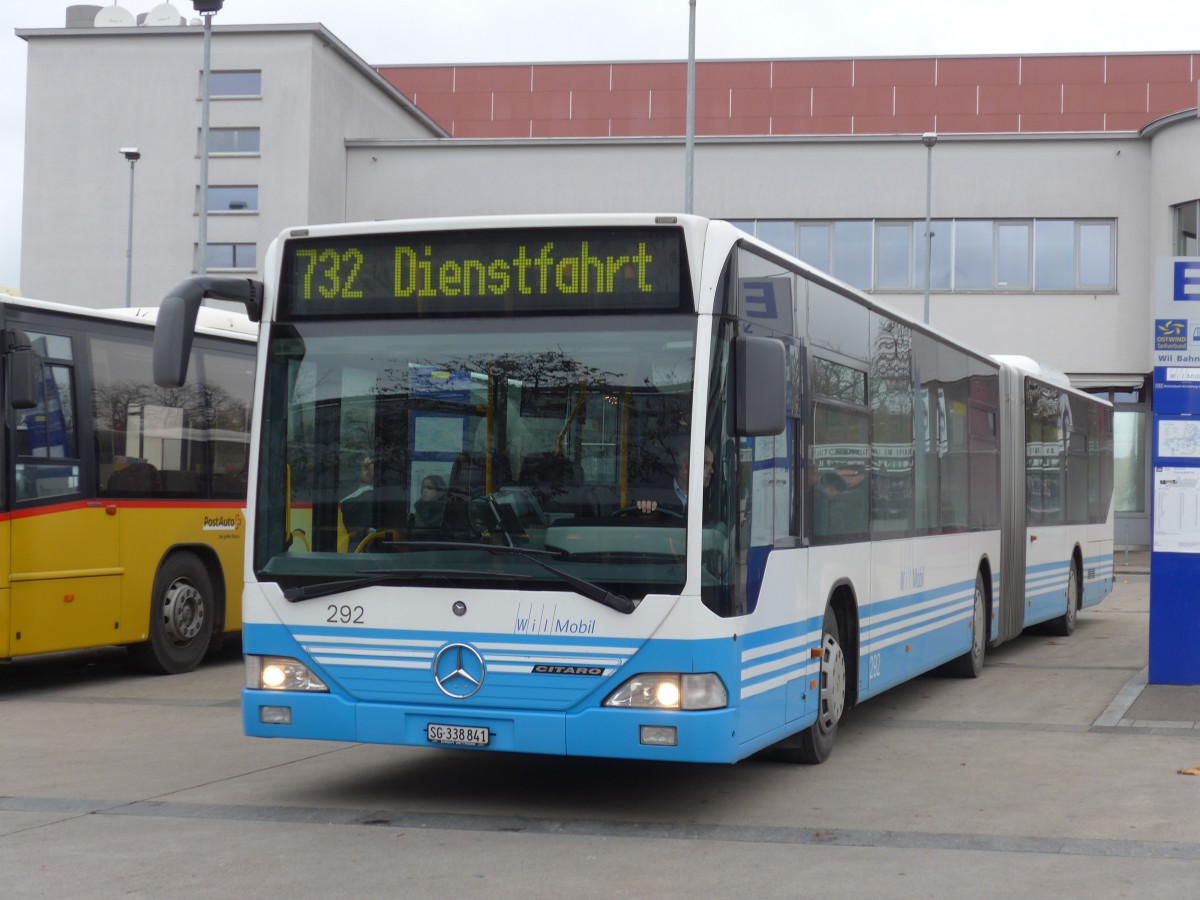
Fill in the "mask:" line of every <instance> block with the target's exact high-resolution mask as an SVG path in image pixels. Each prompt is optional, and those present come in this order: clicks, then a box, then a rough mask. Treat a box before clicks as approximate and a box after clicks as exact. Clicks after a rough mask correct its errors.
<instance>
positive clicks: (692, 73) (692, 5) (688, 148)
mask: <svg viewBox="0 0 1200 900" xmlns="http://www.w3.org/2000/svg"><path fill="white" fill-rule="evenodd" d="M695 156H696V0H688V61H687V124H686V125H685V137H684V148H683V157H684V159H683V211H684V212H685V213H691V211H692V181H693V178H694V166H695Z"/></svg>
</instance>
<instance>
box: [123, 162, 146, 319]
mask: <svg viewBox="0 0 1200 900" xmlns="http://www.w3.org/2000/svg"><path fill="white" fill-rule="evenodd" d="M120 152H121V153H122V154H123V155H124V156H125V158H126V159H127V160H129V237H128V238H127V239H126V241H125V305H126V306H129V305H130V298H131V296H132V292H133V167H134V164H136V163H137V161H138V160H139V159H141V158H142V154H141V152H140V151H139V150H138V148H137V147H122V148H121V150H120Z"/></svg>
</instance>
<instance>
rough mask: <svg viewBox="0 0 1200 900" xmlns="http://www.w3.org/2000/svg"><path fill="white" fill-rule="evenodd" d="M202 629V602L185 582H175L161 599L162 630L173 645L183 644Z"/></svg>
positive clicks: (188, 583)
mask: <svg viewBox="0 0 1200 900" xmlns="http://www.w3.org/2000/svg"><path fill="white" fill-rule="evenodd" d="M203 627H204V600H203V598H202V597H201V596H200V592H199V591H198V590H196V588H195V587H194V586H193V585H192V584H191V583H190V582H187V581H176V582H175V583H174V584H172V585H171V587H170V588H168V589H167V593H166V595H165V596H164V597H163V630H164V631H165V632H166V635H167V637H168V638H170V640H171V641H172V642H173V643H176V644H185V643H187V642H188V641H190V640H192V639H193V638H195V637H196V635H198V634H199V633H200V631H201V629H202V628H203Z"/></svg>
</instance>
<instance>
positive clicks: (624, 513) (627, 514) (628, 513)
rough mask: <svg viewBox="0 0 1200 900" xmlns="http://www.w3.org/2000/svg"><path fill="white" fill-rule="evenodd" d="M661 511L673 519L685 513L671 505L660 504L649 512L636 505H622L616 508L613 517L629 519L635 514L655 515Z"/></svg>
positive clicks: (679, 517)
mask: <svg viewBox="0 0 1200 900" xmlns="http://www.w3.org/2000/svg"><path fill="white" fill-rule="evenodd" d="M660 513H661V514H662V515H664V516H668V517H670V518H672V519H682V518H683V513H682V512H681V511H680V510H678V509H673V508H672V507H670V506H658V507H656V508H655V509H654V510H653V511H652V512H648V513H646V512H642V511H641V510H640V509H638V508H637V507H636V506H622V507H621V508H620V509H618V510H616V511H615V512H614V513H613V514H612V516H613V518H621V519H627V518H632V517H633V516H654V515H658V514H660Z"/></svg>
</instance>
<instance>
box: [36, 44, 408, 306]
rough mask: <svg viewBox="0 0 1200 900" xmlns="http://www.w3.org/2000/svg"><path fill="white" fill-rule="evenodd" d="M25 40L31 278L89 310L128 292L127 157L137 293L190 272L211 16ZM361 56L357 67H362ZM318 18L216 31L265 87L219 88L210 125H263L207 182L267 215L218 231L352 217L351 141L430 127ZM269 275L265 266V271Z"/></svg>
mask: <svg viewBox="0 0 1200 900" xmlns="http://www.w3.org/2000/svg"><path fill="white" fill-rule="evenodd" d="M21 34H22V36H23V37H25V38H26V40H27V41H28V43H29V53H28V72H29V75H28V87H27V90H28V97H27V107H26V109H27V113H26V118H27V122H26V136H25V160H26V163H25V194H24V210H23V221H22V237H23V241H22V244H23V251H22V259H21V273H22V274H21V282H22V283H21V290H22V292H23V293H24V294H25V295H26V296H30V297H37V298H39V299H46V300H55V301H59V302H64V303H74V304H78V305H82V306H120V305H122V304H123V303H124V298H125V277H126V276H125V272H126V246H127V236H128V214H129V164H128V163H127V162H126V161H125V159H124V157H123V156H122V155H121V154H120V153H118V148H120V147H137V148H138V149H139V150H140V151H141V153H142V158H141V159H140V160H139V161H138V162H137V164H136V169H135V174H134V216H133V217H134V232H133V277H132V304H133V305H134V306H153V305H157V303H158V302H159V301H160V300H161V299H162V297H163V295H164V294H165V292H166V291H167V290H169V289H170V288H171V287H172V286H173V285H174V284H176V283H177V282H178V281H180V280H181V279H183V278H185V277H187V276H188V275H190V274H192V273H193V271H194V268H193V266H194V260H195V255H194V254H195V245H196V242H197V240H198V235H199V219H198V217H197V215H196V210H197V188H198V185H199V182H200V157H199V152H198V151H199V140H198V135H199V129H200V120H201V91H200V73H201V70H202V68H203V30H202V29H200V28H189V27H184V28H153V29H147V28H139V29H44V30H38V31H26V32H22V33H21ZM356 63H357V64H356ZM360 66H362V63H361V61H360V60H357V59H356V58H354V57H352V55H351V54H349V53H348V51H346V49H345V48H344V47H342V45H340V44H339V43H338V42H337V41H336V40H335V39H333V38H332V36H330V35H329V34H328V32H325V31H324V30H323V29H321V28H320V27H319V26H282V27H278V28H265V29H256V28H252V27H245V26H243V27H241V28H239V27H236V26H235V27H233V28H227V29H223V28H214V30H213V36H212V67H213V69H259V70H261V71H262V98H261V99H257V98H256V99H229V100H225V99H215V100H213V101H212V102H211V103H210V115H209V119H210V126H211V127H213V128H221V127H236V126H245V127H258V128H260V136H261V155H257V156H244V157H243V156H237V157H228V156H212V157H210V160H209V185H210V186H216V185H258V187H259V212H258V213H249V214H248V213H217V214H213V215H210V216H209V219H208V236H207V237H208V242H209V243H210V244H215V243H256V244H257V245H258V262H259V265H260V266H261V265H262V262H263V260H264V258H265V256H266V250H267V245H268V244H269V242H270V240H271V239H272V238H274V237H275V235H277V234H278V233H279V232H280V231H281V230H282V229H283V228H285V227H289V226H293V225H298V224H305V223H309V222H317V221H340V220H342V218H343V214H344V208H345V207H344V200H343V197H344V182H345V179H344V167H345V158H346V157H345V141H346V139H347V138H348V137H361V136H368V137H381V136H382V137H392V138H413V137H419V136H428V135H430V134H431V133H432V130H431V128H430V127H429V126H428V124H427V123H425V122H423V121H422V120H421V119H420V118H419V117H416V116H414V115H413V114H412V113H411V112H410V111H409V110H408V109H407V108H406V107H405V106H403V105H402V103H401V102H400V99H399V95H398V94H396V93H395V92H394V91H392V90H391V89H390V88H387V86H386V85H385V84H384V83H383V82H382V79H379V78H378V76H375V75H374V73H373V72H371V71H370V70H367V71H366V72H364V71H363V68H365V67H363V68H360ZM248 274H258V275H260V276H261V271H259V272H258V273H248Z"/></svg>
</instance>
